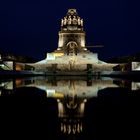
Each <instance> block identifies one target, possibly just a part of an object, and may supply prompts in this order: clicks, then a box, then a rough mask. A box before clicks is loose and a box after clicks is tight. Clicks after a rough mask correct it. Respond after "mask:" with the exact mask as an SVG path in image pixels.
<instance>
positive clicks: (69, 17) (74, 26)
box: [61, 9, 83, 31]
mask: <svg viewBox="0 0 140 140" xmlns="http://www.w3.org/2000/svg"><path fill="white" fill-rule="evenodd" d="M61 27H62V28H61V29H62V30H72V31H73V30H83V19H81V18H80V17H79V16H78V13H77V11H76V9H68V12H67V14H66V16H65V17H64V18H63V19H61Z"/></svg>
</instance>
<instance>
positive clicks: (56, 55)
mask: <svg viewBox="0 0 140 140" xmlns="http://www.w3.org/2000/svg"><path fill="white" fill-rule="evenodd" d="M53 55H54V56H55V57H60V56H63V55H64V53H63V52H60V53H59V52H57V53H55V52H54V53H53Z"/></svg>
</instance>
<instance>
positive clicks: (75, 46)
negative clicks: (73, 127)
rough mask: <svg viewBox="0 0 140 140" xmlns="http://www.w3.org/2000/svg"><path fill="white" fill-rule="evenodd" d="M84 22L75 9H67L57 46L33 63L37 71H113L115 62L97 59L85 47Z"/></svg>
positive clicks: (77, 72) (70, 72) (62, 20)
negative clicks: (110, 62)
mask: <svg viewBox="0 0 140 140" xmlns="http://www.w3.org/2000/svg"><path fill="white" fill-rule="evenodd" d="M83 26H84V22H83V19H81V18H80V17H79V15H78V13H77V11H76V9H68V12H67V14H66V16H65V17H64V18H63V19H61V31H59V33H58V35H59V39H58V48H57V49H56V50H55V51H54V52H51V53H47V55H46V58H45V59H44V60H42V61H39V62H37V63H34V64H33V65H32V66H34V67H35V71H37V72H45V73H52V72H53V73H57V74H62V73H63V74H81V73H82V74H83V73H87V72H91V73H99V72H103V71H113V67H114V66H116V64H108V63H106V62H103V61H100V60H99V59H98V54H97V53H92V52H90V51H89V50H88V49H87V47H86V39H85V36H86V33H85V31H84V27H83Z"/></svg>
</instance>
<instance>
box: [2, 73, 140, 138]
mask: <svg viewBox="0 0 140 140" xmlns="http://www.w3.org/2000/svg"><path fill="white" fill-rule="evenodd" d="M0 103H1V104H0V111H1V113H0V114H1V117H0V119H1V128H2V131H1V135H0V137H1V138H3V135H4V138H5V139H6V137H7V136H9V135H10V137H11V138H19V136H20V137H25V138H29V137H31V138H32V139H33V138H37V137H39V139H65V140H66V139H69V140H70V139H72V140H81V139H83V140H87V139H91V140H93V139H101V138H104V139H107V138H111V139H114V138H119V139H120V137H121V138H122V137H126V136H130V135H132V136H133V138H134V136H137V137H138V135H137V133H138V129H137V127H139V117H140V116H139V110H140V108H139V105H140V81H139V80H137V81H136V80H130V79H129V80H125V79H117V78H114V79H113V78H107V77H92V78H91V77H80V76H78V77H70V76H69V77H62V76H60V77H59V76H57V77H39V76H38V77H26V78H13V79H1V80H0ZM19 139H20V138H19Z"/></svg>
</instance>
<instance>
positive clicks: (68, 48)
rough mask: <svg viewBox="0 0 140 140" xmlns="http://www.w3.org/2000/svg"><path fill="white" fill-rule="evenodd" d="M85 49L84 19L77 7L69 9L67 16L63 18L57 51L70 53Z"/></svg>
mask: <svg viewBox="0 0 140 140" xmlns="http://www.w3.org/2000/svg"><path fill="white" fill-rule="evenodd" d="M85 51H87V48H86V47H85V31H84V30H83V19H81V18H80V17H79V16H78V13H77V11H76V9H68V12H67V14H66V16H65V17H64V18H63V19H61V31H59V40H58V48H57V52H63V53H65V54H67V55H69V54H70V53H75V54H77V53H78V52H85Z"/></svg>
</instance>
